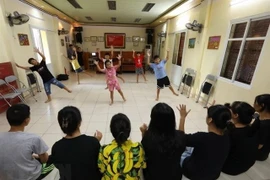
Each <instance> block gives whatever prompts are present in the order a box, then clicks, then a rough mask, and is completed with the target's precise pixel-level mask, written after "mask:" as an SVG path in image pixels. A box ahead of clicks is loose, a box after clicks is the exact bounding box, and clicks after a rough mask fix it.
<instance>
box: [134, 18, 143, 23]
mask: <svg viewBox="0 0 270 180" xmlns="http://www.w3.org/2000/svg"><path fill="white" fill-rule="evenodd" d="M141 20H142V19H141V18H136V19H135V20H134V22H136V23H138V22H140V21H141Z"/></svg>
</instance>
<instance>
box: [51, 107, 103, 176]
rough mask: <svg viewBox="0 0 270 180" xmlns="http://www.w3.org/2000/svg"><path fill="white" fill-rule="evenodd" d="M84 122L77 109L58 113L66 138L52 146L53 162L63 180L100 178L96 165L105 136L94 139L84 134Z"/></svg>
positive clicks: (68, 109) (73, 108)
mask: <svg viewBox="0 0 270 180" xmlns="http://www.w3.org/2000/svg"><path fill="white" fill-rule="evenodd" d="M81 122H82V117H81V113H80V111H79V109H78V108H76V107H73V106H67V107H64V108H63V109H62V110H60V111H59V112H58V123H59V125H60V128H61V129H62V131H63V133H65V134H66V136H65V137H63V138H62V139H61V140H59V141H58V142H56V143H55V144H54V145H53V147H52V155H51V157H50V160H51V161H52V162H53V163H54V164H55V166H56V167H57V168H58V169H59V172H60V180H64V179H72V180H73V179H79V180H87V179H91V180H100V178H101V174H100V173H99V170H98V166H97V163H96V162H97V159H98V153H99V149H100V144H99V141H100V140H101V138H102V134H101V133H100V132H99V131H97V132H96V134H95V137H93V136H87V135H85V134H81V132H80V126H81Z"/></svg>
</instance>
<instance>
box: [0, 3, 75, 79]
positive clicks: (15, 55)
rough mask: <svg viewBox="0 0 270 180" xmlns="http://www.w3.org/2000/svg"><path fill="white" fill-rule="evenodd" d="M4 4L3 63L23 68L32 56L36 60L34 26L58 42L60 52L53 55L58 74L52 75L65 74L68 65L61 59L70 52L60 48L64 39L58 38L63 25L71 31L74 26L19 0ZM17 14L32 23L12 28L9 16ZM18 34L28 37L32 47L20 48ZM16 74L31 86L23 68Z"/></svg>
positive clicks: (0, 43)
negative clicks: (24, 15)
mask: <svg viewBox="0 0 270 180" xmlns="http://www.w3.org/2000/svg"><path fill="white" fill-rule="evenodd" d="M0 4H1V7H0V23H1V26H0V38H1V39H0V49H1V53H0V62H9V61H10V62H16V63H18V64H20V65H22V66H30V65H29V64H28V62H27V61H28V59H29V58H30V57H34V58H35V57H36V54H35V53H34V52H33V48H34V43H33V40H32V35H31V31H30V27H31V26H32V27H36V28H39V29H43V30H46V31H49V32H50V33H52V39H53V40H54V42H55V47H56V51H55V52H54V55H53V56H52V65H53V69H54V72H52V73H53V74H55V75H57V74H60V73H63V72H64V71H63V66H66V65H67V63H68V62H67V61H66V60H65V59H63V58H62V57H61V51H62V52H63V53H66V50H64V49H62V48H60V37H58V34H57V30H58V28H59V27H58V26H59V23H61V24H62V25H63V26H65V28H66V29H70V27H71V25H69V24H67V23H65V22H62V21H60V20H59V19H58V18H57V17H53V16H51V15H48V14H46V13H44V12H42V11H39V10H37V9H34V8H33V7H31V6H29V5H27V4H24V3H22V2H20V1H18V0H0ZM14 11H18V12H19V13H20V14H27V15H29V17H30V20H29V21H28V22H27V23H26V24H22V25H14V26H13V27H10V26H9V24H8V21H7V18H6V14H7V13H13V12H14ZM18 33H23V34H27V35H28V38H29V41H30V46H20V44H19V40H18ZM68 67H69V66H68ZM16 71H17V72H18V76H19V77H20V80H21V81H23V82H24V83H26V84H27V80H26V75H25V71H24V70H21V69H16ZM16 71H15V73H16Z"/></svg>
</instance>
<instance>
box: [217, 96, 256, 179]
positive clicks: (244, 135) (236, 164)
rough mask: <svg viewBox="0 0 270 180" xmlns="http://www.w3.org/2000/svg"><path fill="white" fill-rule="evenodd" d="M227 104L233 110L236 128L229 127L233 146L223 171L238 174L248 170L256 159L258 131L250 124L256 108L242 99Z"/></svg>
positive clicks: (233, 120)
mask: <svg viewBox="0 0 270 180" xmlns="http://www.w3.org/2000/svg"><path fill="white" fill-rule="evenodd" d="M225 106H227V107H228V108H229V109H230V110H231V113H232V122H233V124H234V128H230V129H228V134H229V136H230V143H231V146H230V147H231V148H230V153H229V155H228V157H227V160H226V162H225V164H224V165H223V169H222V172H224V173H226V174H229V175H238V174H241V173H244V172H246V171H247V170H248V169H249V168H250V167H252V166H253V164H254V163H255V161H256V153H257V149H258V135H257V134H258V133H257V132H256V131H253V130H252V128H251V126H250V123H251V121H252V119H253V116H254V113H255V109H254V108H253V107H252V106H251V105H250V104H248V103H246V102H241V101H235V102H234V103H232V105H230V104H226V105H225Z"/></svg>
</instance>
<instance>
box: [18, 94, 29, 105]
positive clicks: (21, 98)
mask: <svg viewBox="0 0 270 180" xmlns="http://www.w3.org/2000/svg"><path fill="white" fill-rule="evenodd" d="M18 97H19V98H20V100H21V101H22V102H23V103H24V104H27V102H26V101H25V99H24V98H23V97H22V96H21V95H19V96H18Z"/></svg>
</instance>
